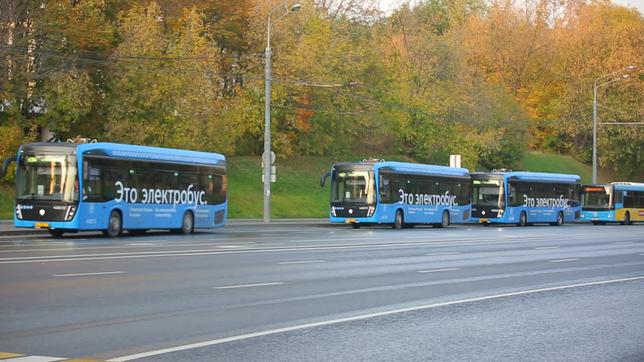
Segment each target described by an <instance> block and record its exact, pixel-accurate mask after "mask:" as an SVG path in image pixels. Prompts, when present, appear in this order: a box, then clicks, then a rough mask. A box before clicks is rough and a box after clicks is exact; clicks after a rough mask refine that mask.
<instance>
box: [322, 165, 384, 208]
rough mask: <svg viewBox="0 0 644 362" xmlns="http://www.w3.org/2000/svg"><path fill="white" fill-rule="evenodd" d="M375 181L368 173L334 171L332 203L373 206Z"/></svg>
mask: <svg viewBox="0 0 644 362" xmlns="http://www.w3.org/2000/svg"><path fill="white" fill-rule="evenodd" d="M374 201H375V198H374V180H373V177H372V173H370V172H368V171H334V172H333V176H332V182H331V202H349V203H367V204H373V203H374Z"/></svg>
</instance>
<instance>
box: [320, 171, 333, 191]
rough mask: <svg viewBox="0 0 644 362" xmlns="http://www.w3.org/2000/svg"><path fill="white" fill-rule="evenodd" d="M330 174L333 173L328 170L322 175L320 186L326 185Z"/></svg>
mask: <svg viewBox="0 0 644 362" xmlns="http://www.w3.org/2000/svg"><path fill="white" fill-rule="evenodd" d="M329 176H331V173H330V172H327V173H325V174H324V175H322V177H320V187H324V185H325V184H326V179H327V178H329Z"/></svg>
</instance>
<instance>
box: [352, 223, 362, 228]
mask: <svg viewBox="0 0 644 362" xmlns="http://www.w3.org/2000/svg"><path fill="white" fill-rule="evenodd" d="M351 228H352V229H360V224H358V223H357V222H352V223H351Z"/></svg>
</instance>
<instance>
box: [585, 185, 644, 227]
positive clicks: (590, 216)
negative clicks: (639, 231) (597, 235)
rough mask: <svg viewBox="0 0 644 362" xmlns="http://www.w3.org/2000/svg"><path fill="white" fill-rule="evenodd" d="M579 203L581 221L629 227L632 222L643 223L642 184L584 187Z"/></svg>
mask: <svg viewBox="0 0 644 362" xmlns="http://www.w3.org/2000/svg"><path fill="white" fill-rule="evenodd" d="M581 202H582V204H581V208H582V212H581V221H590V222H592V223H593V224H595V225H599V224H605V223H611V222H619V223H620V224H622V225H630V224H632V223H633V222H634V221H644V184H642V183H635V182H612V183H610V184H606V185H584V186H583V188H582V199H581Z"/></svg>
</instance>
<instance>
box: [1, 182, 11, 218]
mask: <svg viewBox="0 0 644 362" xmlns="http://www.w3.org/2000/svg"><path fill="white" fill-rule="evenodd" d="M14 197H15V196H14V192H13V188H11V187H10V186H7V185H0V220H11V219H13V199H14Z"/></svg>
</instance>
